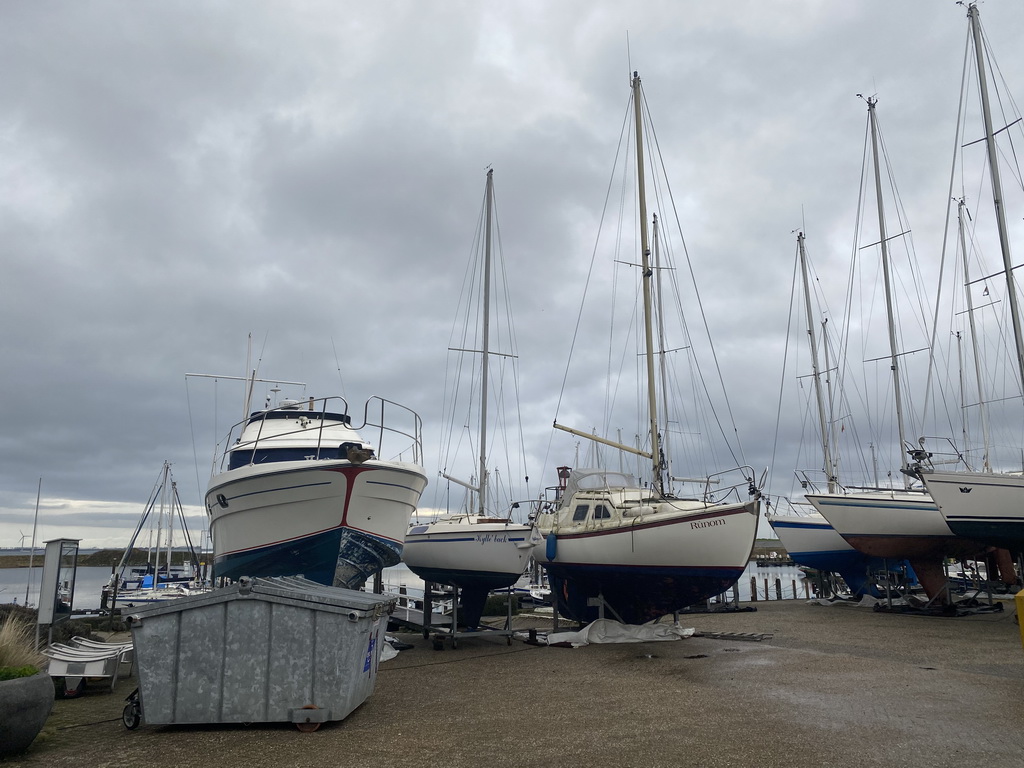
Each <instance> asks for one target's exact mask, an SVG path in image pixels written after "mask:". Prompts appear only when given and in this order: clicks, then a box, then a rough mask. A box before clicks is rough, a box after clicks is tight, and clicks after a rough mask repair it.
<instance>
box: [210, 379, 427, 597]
mask: <svg viewBox="0 0 1024 768" xmlns="http://www.w3.org/2000/svg"><path fill="white" fill-rule="evenodd" d="M339 401H340V404H341V405H342V406H343V408H340V409H338V408H337V404H338V402H339ZM371 404H372V405H373V411H374V412H375V413H376V411H377V407H379V408H380V418H379V419H378V420H377V421H375V422H374V423H369V421H368V420H367V419H364V424H363V426H362V427H360V428H359V430H364V431H369V430H371V429H372V430H374V431H377V432H378V433H379V435H380V438H381V440H379V441H378V447H375V446H374V445H372V444H371V443H369V442H368V441H366V440H364V439H363V438H362V437H361V436H360V432H359V431H358V430H357V429H355V428H353V426H352V424H351V419H350V417H349V415H348V413H347V410H348V408H347V404H346V403H345V402H344V400H341V398H327V399H325V400H319V401H315V400H313V399H310V400H309V401H308V402H307V401H282V403H281V404H280V405H279V406H277V407H275V408H267V409H266V410H263V411H257V412H255V413H253V414H252V415H251V416H250V417H249V418H248V419H247V420H246V421H244V422H242V423H241V424H239V425H236V427H235V428H233V429H232V437H229V439H228V441H227V445H228V448H227V449H226V450H225V452H224V457H223V462H224V465H225V469H224V471H222V472H220V473H219V474H216V475H214V477H213V478H212V480H211V482H210V486H209V489H208V490H207V493H206V508H207V511H208V513H209V515H210V532H211V536H212V538H213V549H214V577H215V578H218V579H221V578H227V579H237V578H239V577H240V576H264V577H266V576H293V575H302V576H304V577H305V578H307V579H309V580H311V581H316V582H318V583H321V584H326V585H329V586H336V587H346V588H350V589H352V588H356V587H359V586H361V585H362V584H363V583H364V582H365V580H366V579H367V578H369V577H370V576H371V575H373V574H374V573H376V572H377V571H379V570H381V569H382V568H386V567H388V566H392V565H396V564H397V563H398V562H399V561H400V560H401V555H402V544H403V539H404V536H405V531H406V529H407V527H408V525H409V519H410V517H411V515H412V512H413V511H414V510H415V508H416V505H417V504H418V503H419V498H420V494H421V493H422V492H423V489H424V488H425V487H426V485H427V478H426V475H425V474H424V472H423V469H422V466H421V459H420V456H421V452H420V445H421V441H420V429H419V424H420V422H419V417H418V416H416V415H415V414H414V413H413V412H412V411H409V410H408V409H406V408H404V407H402V406H398V405H396V404H394V403H390V402H389V401H385V400H382V399H380V398H371V400H370V401H368V403H367V409H366V413H367V414H369V413H370V411H371ZM332 406H333V408H332ZM329 409H330V410H329ZM385 411H388V412H395V411H397V412H399V416H400V418H401V419H402V421H403V423H405V422H408V426H405V427H404V428H397V427H395V426H391V425H387V424H386V423H385V420H384V415H385ZM403 414H404V416H403ZM378 421H379V423H377V422H378ZM236 433H237V434H238V437H237V439H232V438H233V436H234V434H236ZM385 437H386V438H387V439H389V440H401V441H402V443H401V446H402V448H401V449H402V450H404V451H405V452H407V453H408V454H409V456H410V458H411V459H412V460H411V461H401V460H394V461H392V460H382V459H379V458H377V450H378V449H379V445H380V442H381V441H382V440H383V439H384V438H385ZM389 449H390V446H389ZM398 455H401V454H398Z"/></svg>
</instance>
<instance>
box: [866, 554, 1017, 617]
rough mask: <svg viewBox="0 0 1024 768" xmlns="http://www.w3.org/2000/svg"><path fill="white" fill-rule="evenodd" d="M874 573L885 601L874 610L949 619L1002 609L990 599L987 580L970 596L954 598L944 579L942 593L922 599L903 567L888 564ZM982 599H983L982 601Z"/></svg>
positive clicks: (990, 594) (990, 592) (952, 590)
mask: <svg viewBox="0 0 1024 768" xmlns="http://www.w3.org/2000/svg"><path fill="white" fill-rule="evenodd" d="M886 565H888V564H886ZM877 576H878V578H877V583H878V584H879V586H881V587H882V588H883V589H884V590H885V602H884V603H877V604H876V605H875V607H874V610H875V612H876V613H899V614H908V615H913V616H936V617H947V618H951V617H957V616H972V615H975V614H979V613H999V612H1001V611H1002V610H1003V604H1002V603H1000V602H998V601H996V600H993V598H992V585H991V583H990V582H988V581H984V582H982V583H981V584H979V585H978V588H977V589H976V590H975V591H974V594H973V595H970V596H966V597H963V598H961V599H960V600H956V599H954V596H953V592H954V589H953V588H952V585H951V583H950V580H949V579H947V581H946V586H945V588H944V589H943V590H942V591H941V592H939V593H938V594H937V595H935V597H933V598H931V599H930V600H927V601H924V600H922V598H921V597H919V596H917V595H915V594H913V590H914V586H915V585H914V584H913V583H912V582H911V581H910V579H909V578H908V576H907V572H906V568H902V569H900V570H893V569H890V568H888V567H887V568H886V569H885V572H884V573H882V574H877ZM894 576H895V578H893V577H894ZM983 592H984V595H983V594H982V593H983ZM986 598H987V599H986ZM983 600H984V601H985V602H982V601H983Z"/></svg>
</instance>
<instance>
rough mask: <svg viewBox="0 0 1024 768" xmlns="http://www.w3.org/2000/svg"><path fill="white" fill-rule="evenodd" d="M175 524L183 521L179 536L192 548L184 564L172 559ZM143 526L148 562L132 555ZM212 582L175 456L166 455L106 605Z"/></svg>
mask: <svg viewBox="0 0 1024 768" xmlns="http://www.w3.org/2000/svg"><path fill="white" fill-rule="evenodd" d="M176 524H178V525H180V526H181V529H180V537H181V539H182V543H183V544H184V546H186V547H187V549H188V557H187V558H185V562H184V563H183V564H181V565H174V564H172V563H171V559H172V553H173V552H174V550H175V549H176V544H175V533H174V527H175V525H176ZM147 526H148V527H147ZM143 531H147V532H148V534H149V537H150V538H149V541H148V545H147V546H146V562H145V563H144V564H135V565H132V564H130V563H131V559H132V555H133V553H135V551H136V545H137V544H141V543H142V542H140V540H139V537H140V535H141V534H142V533H143ZM140 549H141V547H140ZM208 586H209V585H208V583H207V582H206V581H205V580H204V578H203V573H202V564H201V562H200V559H199V555H198V554H197V553H196V549H195V546H194V545H193V543H192V537H191V534H190V533H189V530H188V526H187V524H186V520H185V511H184V507H183V506H182V504H181V498H180V497H179V495H178V486H177V483H176V482H175V481H174V477H173V475H172V474H171V465H170V462H166V461H165V462H164V465H163V467H162V468H161V470H160V475H159V477H158V478H157V481H156V483H155V485H154V486H153V491H152V493H151V494H150V496H149V500H148V501H147V503H146V507H145V509H144V510H143V513H142V516H141V517H140V518H139V522H138V525H136V527H135V532H134V533H133V534H132V537H131V540H130V541H129V542H128V546H127V547H126V548H125V550H124V554H123V555H122V556H121V561H120V562H119V563H118V565H117V567H116V568H115V569H114V572H113V573H112V574H111V579H110V582H109V583H108V584H106V585H105V586H104V587H103V589H102V591H101V595H100V598H101V605H102V606H103V607H104V608H106V607H108V606H110V607H114V606H119V607H132V606H136V605H143V604H146V603H155V602H162V601H164V600H170V599H172V598H175V597H183V596H185V595H190V594H194V593H196V592H201V591H203V590H205V589H207V588H208Z"/></svg>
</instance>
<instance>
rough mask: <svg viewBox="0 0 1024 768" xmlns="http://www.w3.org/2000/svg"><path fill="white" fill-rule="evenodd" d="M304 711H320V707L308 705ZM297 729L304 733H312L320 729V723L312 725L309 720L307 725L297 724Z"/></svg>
mask: <svg viewBox="0 0 1024 768" xmlns="http://www.w3.org/2000/svg"><path fill="white" fill-rule="evenodd" d="M303 709H318V707H316V706H315V705H313V704H307V705H306V706H304V707H303ZM295 727H296V728H298V729H299V730H300V731H302V733H312V732H313V731H315V730H316V729H317V728H319V727H320V723H311V722H309V721H308V720H307V721H306V722H305V723H296V724H295Z"/></svg>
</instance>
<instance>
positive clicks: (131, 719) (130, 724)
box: [121, 702, 142, 731]
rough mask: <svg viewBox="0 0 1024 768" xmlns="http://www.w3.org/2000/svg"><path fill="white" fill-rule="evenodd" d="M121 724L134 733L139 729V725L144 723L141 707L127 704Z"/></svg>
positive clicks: (122, 713)
mask: <svg viewBox="0 0 1024 768" xmlns="http://www.w3.org/2000/svg"><path fill="white" fill-rule="evenodd" d="M121 722H122V723H124V727H125V728H127V729H128V730H129V731H134V730H135V729H136V728H138V727H139V723H141V722H142V713H141V712H140V711H139V705H138V704H136V703H134V702H133V703H131V704H125V705H124V710H123V711H122V712H121Z"/></svg>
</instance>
